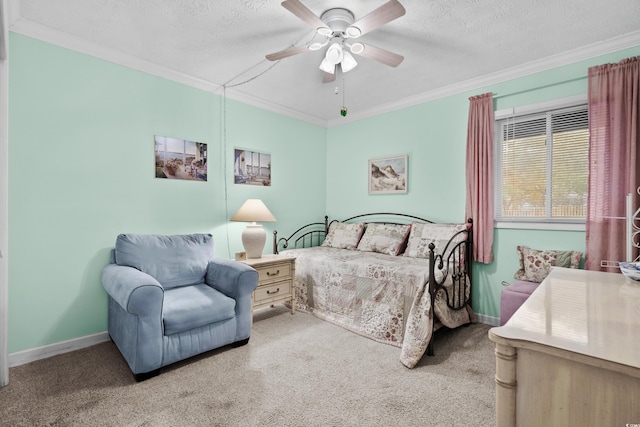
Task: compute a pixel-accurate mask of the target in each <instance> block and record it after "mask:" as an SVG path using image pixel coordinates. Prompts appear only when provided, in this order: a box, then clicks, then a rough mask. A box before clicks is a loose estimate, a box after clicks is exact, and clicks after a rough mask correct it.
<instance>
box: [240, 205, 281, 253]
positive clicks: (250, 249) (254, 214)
mask: <svg viewBox="0 0 640 427" xmlns="http://www.w3.org/2000/svg"><path fill="white" fill-rule="evenodd" d="M275 220H276V218H275V217H274V216H273V215H272V214H271V212H269V209H267V207H266V206H265V204H264V203H263V202H262V200H260V199H248V200H247V201H246V202H244V204H243V205H242V206H240V209H238V212H236V214H235V215H234V216H233V217H231V221H241V222H250V223H251V224H249V225H247V228H245V229H244V231H243V232H242V245H243V246H244V250H245V252H246V253H247V258H248V259H251V258H262V250H263V249H264V244H265V242H266V241H267V233H265V231H264V229H263V228H262V225H260V224H256V222H273V221H275Z"/></svg>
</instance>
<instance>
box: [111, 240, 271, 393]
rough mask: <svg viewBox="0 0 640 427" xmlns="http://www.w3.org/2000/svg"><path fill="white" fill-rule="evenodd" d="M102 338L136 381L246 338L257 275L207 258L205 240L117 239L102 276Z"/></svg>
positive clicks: (234, 264)
mask: <svg viewBox="0 0 640 427" xmlns="http://www.w3.org/2000/svg"><path fill="white" fill-rule="evenodd" d="M102 284H103V286H104V288H105V290H106V291H107V293H108V294H109V321H108V324H109V326H108V328H109V335H110V336H111V339H112V340H113V342H114V343H115V344H116V346H117V347H118V349H119V350H120V353H122V356H123V357H124V359H125V360H126V361H127V363H128V364H129V368H131V371H132V372H133V374H134V376H135V378H136V380H137V381H141V380H144V379H146V378H149V377H152V376H154V375H157V374H158V373H160V368H161V367H163V366H167V365H169V364H171V363H174V362H177V361H179V360H183V359H186V358H188V357H191V356H194V355H196V354H200V353H203V352H205V351H209V350H212V349H215V348H218V347H222V346H225V345H228V344H233V345H234V346H240V345H244V344H246V343H247V342H248V341H249V336H250V335H251V324H252V314H251V293H252V292H253V291H254V290H255V288H256V287H257V285H258V273H257V272H256V271H255V270H254V269H253V268H251V267H249V266H247V265H246V264H243V263H240V262H237V261H232V260H227V259H223V258H216V257H214V256H213V237H212V236H211V235H210V234H188V235H174V236H159V235H140V234H120V235H119V236H118V238H117V240H116V247H115V250H114V251H112V262H111V263H110V264H109V265H107V266H106V267H105V268H104V270H103V272H102Z"/></svg>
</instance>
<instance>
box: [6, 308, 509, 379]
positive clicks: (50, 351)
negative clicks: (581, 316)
mask: <svg viewBox="0 0 640 427" xmlns="http://www.w3.org/2000/svg"><path fill="white" fill-rule="evenodd" d="M476 320H477V321H478V323H484V324H487V325H492V326H500V319H499V318H497V317H491V316H486V315H484V314H476ZM109 340H110V338H109V333H108V332H107V331H104V332H98V333H97V334H93V335H86V336H84V337H80V338H73V339H70V340H67V341H60V342H57V343H53V344H49V345H45V346H42V347H36V348H30V349H28V350H23V351H18V352H15V353H10V354H9V367H14V366H19V365H24V364H25V363H30V362H35V361H36V360H40V359H46V358H47V357H51V356H56V355H58V354H62V353H67V352H69V351H74V350H80V349H81V348H85V347H90V346H92V345H96V344H100V343H101V342H106V341H109Z"/></svg>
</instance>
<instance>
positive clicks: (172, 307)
mask: <svg viewBox="0 0 640 427" xmlns="http://www.w3.org/2000/svg"><path fill="white" fill-rule="evenodd" d="M235 308H236V301H235V300H234V299H233V298H229V297H228V296H226V295H224V294H223V293H222V292H219V291H217V290H215V289H213V288H212V287H210V286H208V285H205V284H201V285H194V286H183V287H180V288H173V289H169V290H168V291H165V293H164V305H163V307H162V319H163V322H164V335H172V334H175V333H178V332H183V331H188V330H189V329H194V328H198V327H200V326H204V325H208V324H210V323H215V322H219V321H221V320H227V319H233V317H234V316H235Z"/></svg>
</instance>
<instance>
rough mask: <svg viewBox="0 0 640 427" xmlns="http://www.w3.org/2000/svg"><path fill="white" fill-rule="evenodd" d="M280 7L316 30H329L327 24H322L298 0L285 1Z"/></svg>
mask: <svg viewBox="0 0 640 427" xmlns="http://www.w3.org/2000/svg"><path fill="white" fill-rule="evenodd" d="M282 6H283V7H284V8H285V9H287V10H288V11H289V12H291V13H293V14H294V15H296V16H297V17H298V18H300V19H302V20H303V21H304V22H306V23H307V24H309V25H311V26H312V27H313V28H315V29H316V30H317V29H318V28H326V29H327V30H329V27H327V24H325V23H324V22H322V20H321V19H320V18H319V17H318V16H317V15H316V14H315V13H313V12H312V11H311V10H309V8H307V6H305V5H304V4H302V3H300V1H299V0H285V1H283V2H282Z"/></svg>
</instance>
